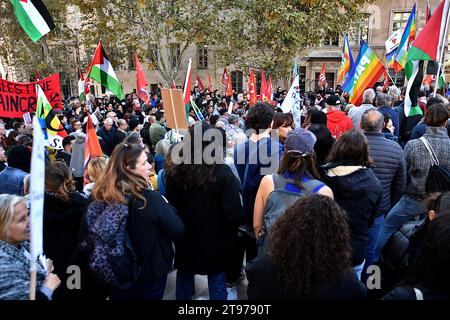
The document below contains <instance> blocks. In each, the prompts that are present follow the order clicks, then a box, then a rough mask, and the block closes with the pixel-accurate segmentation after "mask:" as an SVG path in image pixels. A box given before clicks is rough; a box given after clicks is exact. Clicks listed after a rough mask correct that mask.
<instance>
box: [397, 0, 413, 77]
mask: <svg viewBox="0 0 450 320" xmlns="http://www.w3.org/2000/svg"><path fill="white" fill-rule="evenodd" d="M415 38H416V4H414V6H413V8H412V10H411V14H410V15H409V18H408V22H407V23H406V27H405V30H403V35H402V39H401V40H400V44H399V46H398V49H397V54H396V56H395V60H394V70H395V72H399V71H400V70H403V69H404V68H405V65H406V59H407V58H408V44H409V43H410V42H411V41H413V40H414V39H415Z"/></svg>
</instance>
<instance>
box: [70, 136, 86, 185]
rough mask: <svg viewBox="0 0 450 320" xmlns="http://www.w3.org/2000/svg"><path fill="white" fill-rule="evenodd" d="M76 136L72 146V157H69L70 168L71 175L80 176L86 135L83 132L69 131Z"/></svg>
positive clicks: (82, 167)
mask: <svg viewBox="0 0 450 320" xmlns="http://www.w3.org/2000/svg"><path fill="white" fill-rule="evenodd" d="M71 135H74V136H75V137H76V139H75V141H74V143H73V147H72V157H71V158H70V168H71V169H72V171H73V173H72V174H73V176H74V177H76V178H80V177H82V176H83V174H84V148H85V145H86V135H85V134H84V133H83V132H77V133H71Z"/></svg>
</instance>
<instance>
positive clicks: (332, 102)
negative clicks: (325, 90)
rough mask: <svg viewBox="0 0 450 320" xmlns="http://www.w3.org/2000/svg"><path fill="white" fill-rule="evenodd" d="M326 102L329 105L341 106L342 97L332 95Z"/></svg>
mask: <svg viewBox="0 0 450 320" xmlns="http://www.w3.org/2000/svg"><path fill="white" fill-rule="evenodd" d="M326 104H327V105H329V106H339V105H341V99H339V97H338V96H336V95H332V96H329V97H328V98H327V101H326Z"/></svg>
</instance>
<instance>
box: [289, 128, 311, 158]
mask: <svg viewBox="0 0 450 320" xmlns="http://www.w3.org/2000/svg"><path fill="white" fill-rule="evenodd" d="M316 141H317V138H316V136H315V135H314V134H313V133H312V132H311V131H308V130H305V129H303V128H296V129H294V130H292V131H291V132H289V133H288V135H287V138H286V142H285V144H284V151H285V152H287V154H289V155H300V156H302V157H305V156H308V155H310V154H312V153H313V152H314V144H315V143H316Z"/></svg>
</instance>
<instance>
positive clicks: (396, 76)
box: [389, 68, 405, 88]
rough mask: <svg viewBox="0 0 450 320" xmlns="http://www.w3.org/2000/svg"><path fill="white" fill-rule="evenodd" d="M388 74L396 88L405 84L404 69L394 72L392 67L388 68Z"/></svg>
mask: <svg viewBox="0 0 450 320" xmlns="http://www.w3.org/2000/svg"><path fill="white" fill-rule="evenodd" d="M389 75H390V76H391V78H392V79H393V80H394V81H395V85H396V86H397V87H398V88H401V87H403V85H404V84H405V71H404V70H401V71H399V72H395V70H394V69H392V68H389Z"/></svg>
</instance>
